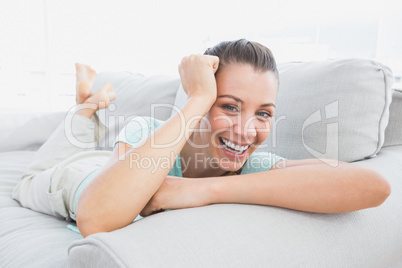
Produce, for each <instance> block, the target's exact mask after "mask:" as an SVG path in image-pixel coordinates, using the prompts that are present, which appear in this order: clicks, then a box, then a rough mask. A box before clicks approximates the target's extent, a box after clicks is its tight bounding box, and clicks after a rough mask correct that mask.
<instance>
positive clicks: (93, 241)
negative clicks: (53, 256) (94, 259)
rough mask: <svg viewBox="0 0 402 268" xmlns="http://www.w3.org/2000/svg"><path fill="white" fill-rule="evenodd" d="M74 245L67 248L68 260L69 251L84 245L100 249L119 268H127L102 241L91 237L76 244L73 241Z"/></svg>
mask: <svg viewBox="0 0 402 268" xmlns="http://www.w3.org/2000/svg"><path fill="white" fill-rule="evenodd" d="M75 243H76V245H74V244H70V246H69V247H68V250H67V253H68V257H69V258H70V250H71V249H72V248H73V247H81V246H84V245H85V244H86V245H90V246H94V247H97V248H99V249H101V250H102V251H103V252H104V253H106V254H108V255H109V256H110V257H112V258H113V260H114V261H115V262H116V264H117V265H119V267H128V266H127V265H126V264H125V263H124V262H123V261H122V260H121V258H119V257H118V255H117V254H116V253H115V252H114V251H113V250H111V249H110V248H109V247H108V246H107V245H106V244H105V243H104V242H103V241H102V240H100V239H97V238H96V237H91V238H89V239H85V238H84V239H82V240H80V241H78V242H77V241H75ZM116 260H118V261H116Z"/></svg>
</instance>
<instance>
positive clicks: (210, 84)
mask: <svg viewBox="0 0 402 268" xmlns="http://www.w3.org/2000/svg"><path fill="white" fill-rule="evenodd" d="M218 66H219V58H218V57H216V56H211V55H190V56H187V57H184V58H183V59H182V60H181V63H180V65H179V73H180V78H181V83H182V85H183V89H184V91H185V92H186V94H187V97H188V99H190V98H200V99H201V100H202V101H206V102H207V104H208V103H209V104H210V105H211V106H212V104H213V103H214V102H215V100H216V95H217V92H216V80H215V75H214V74H215V73H216V71H217V70H218Z"/></svg>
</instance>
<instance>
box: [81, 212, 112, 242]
mask: <svg viewBox="0 0 402 268" xmlns="http://www.w3.org/2000/svg"><path fill="white" fill-rule="evenodd" d="M81 215H82V214H81ZM81 215H80V213H77V219H76V223H77V228H78V230H79V231H80V233H81V235H82V236H83V237H84V238H86V237H87V236H89V235H92V234H96V233H101V232H105V230H103V229H102V228H100V226H97V225H96V224H94V221H91V220H89V219H87V218H85V217H83V216H81Z"/></svg>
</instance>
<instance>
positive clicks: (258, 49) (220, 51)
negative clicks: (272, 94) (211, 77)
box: [204, 38, 279, 83]
mask: <svg viewBox="0 0 402 268" xmlns="http://www.w3.org/2000/svg"><path fill="white" fill-rule="evenodd" d="M204 55H212V56H217V57H218V58H219V68H218V71H217V72H216V73H218V72H219V70H220V69H222V67H223V68H225V67H226V66H230V65H231V64H235V63H248V64H250V65H251V66H252V67H253V68H254V70H255V71H260V72H266V71H272V72H273V73H274V75H275V77H276V79H277V80H278V83H279V74H278V69H277V67H276V61H275V58H274V56H273V55H272V52H271V50H269V48H267V47H266V46H263V45H261V44H260V43H257V42H253V41H248V40H246V39H244V38H243V39H239V40H235V41H223V42H220V43H219V44H217V45H215V46H214V47H211V48H208V49H207V50H206V51H205V52H204ZM215 75H216V74H215Z"/></svg>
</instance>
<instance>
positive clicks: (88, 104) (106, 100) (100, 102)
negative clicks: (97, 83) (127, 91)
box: [78, 82, 116, 118]
mask: <svg viewBox="0 0 402 268" xmlns="http://www.w3.org/2000/svg"><path fill="white" fill-rule="evenodd" d="M115 99H116V93H115V92H114V89H113V86H112V84H111V83H109V82H106V83H105V84H104V85H103V87H102V88H101V89H99V90H98V91H96V92H95V93H94V94H92V95H91V96H90V97H89V98H87V99H86V100H85V101H84V102H83V103H82V104H81V105H80V106H79V111H78V114H80V115H83V116H85V117H88V118H91V117H92V116H93V114H94V113H95V112H96V111H97V110H100V109H105V108H107V107H109V104H110V102H111V101H113V100H115Z"/></svg>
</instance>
